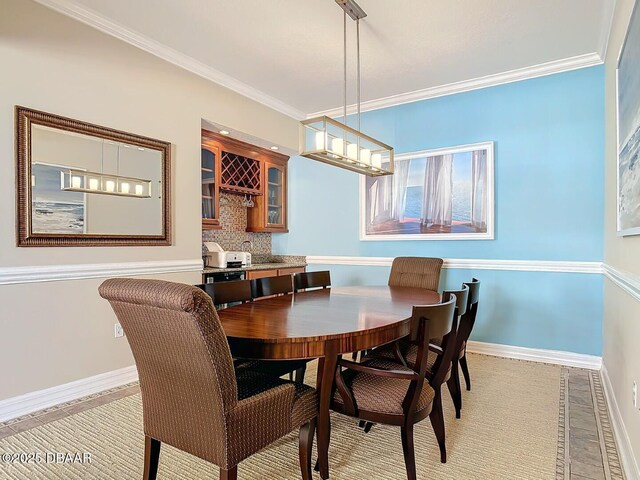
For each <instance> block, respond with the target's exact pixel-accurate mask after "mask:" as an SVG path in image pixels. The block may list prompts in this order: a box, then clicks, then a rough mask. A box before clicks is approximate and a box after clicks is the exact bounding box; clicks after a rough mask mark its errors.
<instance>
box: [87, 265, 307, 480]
mask: <svg viewBox="0 0 640 480" xmlns="http://www.w3.org/2000/svg"><path fill="white" fill-rule="evenodd" d="M99 291H100V295H101V296H102V297H103V298H105V299H106V300H108V301H109V303H110V304H111V307H112V308H113V310H114V312H115V314H116V316H117V317H118V320H119V322H120V323H121V324H122V327H123V329H124V332H125V334H126V336H127V340H128V341H129V345H130V346H131V350H132V352H133V356H134V359H135V362H136V367H137V369H138V376H139V380H140V391H141V394H142V409H143V426H144V434H145V455H144V479H145V480H150V479H155V478H156V473H157V469H158V460H159V455H160V446H161V443H166V444H169V445H172V446H173V447H176V448H178V449H180V450H183V451H185V452H188V453H190V454H192V455H195V456H197V457H199V458H201V459H203V460H206V461H208V462H211V463H213V464H215V465H217V466H219V467H220V478H221V479H222V480H235V479H236V478H237V473H238V464H239V463H240V462H241V461H242V460H244V459H246V458H247V457H249V456H251V455H253V454H254V453H256V452H258V451H260V450H261V449H263V448H265V447H266V446H268V445H269V444H271V443H272V442H274V441H275V440H278V439H279V438H281V437H283V436H285V435H286V434H288V433H289V432H291V431H292V430H294V429H296V428H298V427H299V428H300V467H301V471H302V478H303V479H305V480H306V479H310V478H311V463H310V455H311V446H312V442H313V433H314V430H315V422H316V415H317V395H316V391H315V390H314V389H313V388H311V387H308V386H305V385H301V384H293V383H291V382H288V381H285V380H280V379H276V378H272V377H269V376H266V375H261V374H258V373H254V372H244V373H242V374H236V372H234V369H233V363H232V359H231V353H230V350H229V344H228V343H227V339H226V337H225V334H224V331H223V330H222V325H221V323H220V320H219V318H218V314H217V313H216V310H215V309H214V307H213V303H212V301H211V298H210V297H209V296H208V295H207V294H205V292H203V291H202V290H200V289H199V288H197V287H194V286H191V285H184V284H179V283H172V282H165V281H161V280H138V279H127V278H117V279H109V280H106V281H105V282H104V283H102V285H100V288H99Z"/></svg>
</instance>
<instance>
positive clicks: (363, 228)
mask: <svg viewBox="0 0 640 480" xmlns="http://www.w3.org/2000/svg"><path fill="white" fill-rule="evenodd" d="M479 150H484V151H486V206H485V208H486V230H485V231H484V232H450V233H384V234H380V233H374V234H372V233H370V232H367V226H368V225H367V211H370V210H368V207H367V201H368V198H367V186H366V185H367V178H368V177H365V176H364V175H362V176H361V178H360V192H359V199H360V200H359V238H360V240H361V241H373V242H381V241H398V240H401V241H416V240H418V241H424V240H493V239H494V235H495V205H494V199H495V192H494V173H495V172H494V163H495V160H494V142H492V141H489V142H481V143H474V144H467V145H459V146H454V147H445V148H438V149H431V150H422V151H417V152H408V153H404V154H397V155H396V156H395V162H396V166H397V165H398V162H402V161H403V160H411V159H418V158H426V157H433V156H437V155H449V154H451V155H455V154H460V153H468V152H474V151H479ZM376 178H381V177H376Z"/></svg>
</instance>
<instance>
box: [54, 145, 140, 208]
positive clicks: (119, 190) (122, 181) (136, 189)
mask: <svg viewBox="0 0 640 480" xmlns="http://www.w3.org/2000/svg"><path fill="white" fill-rule="evenodd" d="M117 148H118V156H117V163H116V174H115V175H114V174H109V173H104V140H102V159H101V164H102V166H101V172H100V173H97V172H88V171H85V170H79V169H73V168H69V169H65V170H62V171H61V172H60V188H61V189H62V190H66V191H69V192H83V193H97V194H102V195H118V196H121V197H134V198H151V180H146V179H143V178H135V177H124V176H122V175H119V173H120V144H119V143H118V144H117Z"/></svg>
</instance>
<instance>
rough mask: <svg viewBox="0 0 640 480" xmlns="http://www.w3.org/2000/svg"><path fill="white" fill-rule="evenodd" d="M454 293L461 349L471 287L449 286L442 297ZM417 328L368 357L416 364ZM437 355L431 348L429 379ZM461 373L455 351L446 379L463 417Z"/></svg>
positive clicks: (435, 342)
mask: <svg viewBox="0 0 640 480" xmlns="http://www.w3.org/2000/svg"><path fill="white" fill-rule="evenodd" d="M453 295H455V297H456V309H455V316H454V329H453V330H454V332H455V335H456V339H455V347H454V351H455V352H458V351H459V348H458V346H459V345H460V344H459V342H458V334H459V331H460V327H459V325H460V321H461V320H460V319H461V316H462V315H464V314H465V312H466V311H467V301H468V300H467V299H468V296H469V288H468V287H467V286H466V285H463V286H462V288H461V289H460V290H445V291H444V292H442V299H443V301H446V300H448V299H449V298H450V297H451V296H453ZM417 328H418V327H417V325H416V324H415V323H412V325H411V333H410V334H409V336H407V337H405V338H403V339H401V340H398V341H397V342H394V343H390V344H387V345H384V346H383V347H380V348H376V349H375V350H373V351H372V352H371V353H370V354H369V355H368V357H366V358H369V359H371V362H372V364H373V365H376V361H377V360H380V361H382V362H384V363H385V364H387V363H388V362H389V361H393V362H397V363H399V364H400V365H403V366H405V367H406V366H409V367H411V365H414V364H415V362H416V355H417V353H418V346H417V344H416V342H415V336H416V334H417ZM432 343H433V345H434V346H436V347H438V348H439V347H440V346H441V344H442V338H434V339H433V341H432ZM437 356H438V352H437V350H436V349H433V350H432V351H430V352H429V355H428V357H427V379H429V378H431V375H433V371H432V367H433V365H435V362H436V359H437ZM459 375H460V374H459V371H458V355H457V354H454V355H453V357H452V359H451V368H450V371H449V372H447V375H446V377H445V378H444V381H446V382H447V387H448V389H449V393H450V394H451V399H452V400H453V405H454V407H455V409H456V418H460V410H461V409H462V391H461V389H460V376H459ZM438 387H440V386H438ZM369 428H370V427H369Z"/></svg>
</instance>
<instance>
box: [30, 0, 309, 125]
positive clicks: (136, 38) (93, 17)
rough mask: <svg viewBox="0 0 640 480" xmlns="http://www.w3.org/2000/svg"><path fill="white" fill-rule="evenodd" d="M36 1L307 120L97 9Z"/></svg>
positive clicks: (63, 0) (66, 2) (65, 0)
mask: <svg viewBox="0 0 640 480" xmlns="http://www.w3.org/2000/svg"><path fill="white" fill-rule="evenodd" d="M36 2H38V3H40V4H41V5H44V6H45V7H48V8H50V9H52V10H55V11H56V12H58V13H62V14H63V15H66V16H68V17H71V18H73V19H74V20H78V21H79V22H82V23H84V24H86V25H89V26H91V27H93V28H95V29H97V30H100V31H101V32H103V33H106V34H108V35H111V36H112V37H115V38H117V39H119V40H122V41H124V42H127V43H128V44H130V45H133V46H134V47H137V48H139V49H141V50H144V51H145V52H148V53H150V54H152V55H155V56H156V57H158V58H161V59H162V60H165V61H167V62H169V63H172V64H174V65H176V66H178V67H180V68H183V69H185V70H187V71H189V72H191V73H194V74H196V75H198V76H200V77H202V78H205V79H207V80H211V81H212V82H214V83H217V84H218V85H221V86H223V87H225V88H228V89H229V90H232V91H234V92H236V93H238V94H240V95H242V96H245V97H247V98H250V99H251V100H254V101H256V102H258V103H261V104H262V105H265V106H267V107H269V108H271V109H273V110H275V111H277V112H280V113H282V114H284V115H287V116H289V117H292V118H294V119H296V120H301V119H303V118H305V114H304V112H302V111H300V110H298V109H296V108H294V107H292V106H291V105H289V104H287V103H285V102H283V101H281V100H278V99H277V98H274V97H272V96H270V95H267V94H266V93H264V92H262V91H260V90H258V89H256V88H254V87H252V86H250V85H247V84H246V83H243V82H241V81H239V80H237V79H235V78H233V77H232V76H230V75H227V74H226V73H223V72H221V71H219V70H216V69H215V68H212V67H210V66H208V65H206V64H204V63H202V62H200V61H199V60H196V59H194V58H192V57H190V56H188V55H185V54H183V53H180V52H178V51H177V50H174V49H173V48H170V47H167V46H166V45H163V44H162V43H160V42H156V41H155V40H152V39H151V38H149V37H147V36H145V35H141V34H140V33H138V32H136V31H134V30H131V29H130V28H128V27H125V26H124V25H121V24H119V23H117V22H114V21H112V20H110V19H108V18H106V17H104V16H102V15H100V14H98V13H97V12H95V11H93V10H90V9H88V8H84V7H81V6H78V5H76V4H75V3H73V2H72V1H70V0H36Z"/></svg>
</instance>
